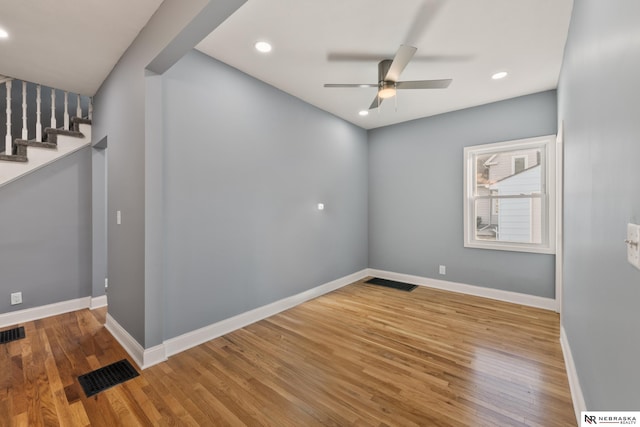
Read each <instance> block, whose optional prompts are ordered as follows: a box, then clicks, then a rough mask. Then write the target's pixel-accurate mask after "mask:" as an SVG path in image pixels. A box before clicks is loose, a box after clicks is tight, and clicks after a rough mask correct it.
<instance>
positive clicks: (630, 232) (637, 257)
mask: <svg viewBox="0 0 640 427" xmlns="http://www.w3.org/2000/svg"><path fill="white" fill-rule="evenodd" d="M625 243H626V244H627V261H629V263H630V264H631V265H633V266H634V267H635V268H637V269H640V225H637V224H627V240H625Z"/></svg>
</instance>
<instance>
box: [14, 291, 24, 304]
mask: <svg viewBox="0 0 640 427" xmlns="http://www.w3.org/2000/svg"><path fill="white" fill-rule="evenodd" d="M16 304H22V292H14V293H12V294H11V305H16Z"/></svg>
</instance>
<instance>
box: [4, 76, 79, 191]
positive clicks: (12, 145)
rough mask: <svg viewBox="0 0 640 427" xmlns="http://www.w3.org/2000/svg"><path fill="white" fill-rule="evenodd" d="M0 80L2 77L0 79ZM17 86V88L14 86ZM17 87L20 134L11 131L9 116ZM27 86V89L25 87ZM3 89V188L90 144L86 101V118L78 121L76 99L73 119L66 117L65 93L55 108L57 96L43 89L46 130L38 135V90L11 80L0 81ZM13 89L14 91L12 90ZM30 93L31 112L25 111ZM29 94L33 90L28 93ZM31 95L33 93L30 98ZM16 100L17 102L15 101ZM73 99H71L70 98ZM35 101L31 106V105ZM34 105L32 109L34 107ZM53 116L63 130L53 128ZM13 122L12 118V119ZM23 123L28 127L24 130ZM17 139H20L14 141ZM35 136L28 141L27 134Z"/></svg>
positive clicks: (39, 116)
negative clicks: (59, 118)
mask: <svg viewBox="0 0 640 427" xmlns="http://www.w3.org/2000/svg"><path fill="white" fill-rule="evenodd" d="M0 77H2V76H0ZM16 83H17V85H16ZM20 83H21V86H22V91H21V98H22V118H21V119H22V129H21V131H20V133H17V132H16V131H15V130H14V132H12V129H15V127H13V126H12V125H14V124H15V123H12V112H13V111H14V109H15V108H14V107H15V104H16V103H15V102H14V105H13V106H12V99H14V97H13V96H12V95H15V94H16V92H19V89H20ZM28 85H29V86H28ZM2 86H4V94H5V96H4V97H3V99H4V100H5V101H6V116H5V117H3V118H2V119H5V125H6V135H5V147H6V149H5V151H4V153H1V154H0V186H3V185H6V184H8V183H9V182H12V181H14V180H15V179H17V178H19V177H21V176H23V175H25V174H28V173H30V172H32V171H34V170H36V169H39V168H41V167H43V166H46V165H47V164H49V163H51V162H54V161H55V160H57V159H59V158H61V157H64V156H66V155H69V154H71V153H73V152H75V151H77V150H79V149H81V148H83V147H86V146H87V145H89V144H91V114H92V111H91V103H90V100H88V99H87V98H86V97H84V98H85V101H86V100H88V101H89V102H88V103H87V102H85V103H87V104H88V106H87V110H88V111H87V116H86V117H85V118H83V117H82V103H81V97H80V95H75V99H76V111H75V112H76V117H70V115H69V93H68V92H63V93H64V106H62V105H58V104H61V103H60V102H59V103H58V104H56V92H61V91H58V90H56V89H53V88H44V89H45V91H46V90H48V91H49V94H50V96H51V103H50V106H51V107H50V108H49V109H50V112H51V115H50V117H47V120H48V121H49V124H50V125H51V126H50V127H45V128H44V132H42V127H43V123H42V120H41V119H42V114H41V110H42V104H43V103H42V96H41V95H42V89H43V88H42V87H41V86H40V85H34V84H32V83H28V82H24V81H22V82H21V81H19V80H15V79H12V78H6V77H4V78H0V88H2ZM16 86H17V88H16ZM28 87H29V88H30V89H34V88H35V92H36V96H35V99H33V97H31V99H30V101H31V107H32V108H31V109H30V110H29V109H28V102H27V99H28V97H27V92H28V90H27V88H28ZM32 92H33V90H32ZM31 95H33V93H32V94H31ZM19 99H20V98H18V100H19ZM72 99H73V98H72ZM34 101H35V102H34ZM34 104H35V105H34ZM57 116H62V118H63V123H64V124H63V126H62V127H60V128H58V127H56V123H57ZM13 121H14V122H15V121H16V118H15V117H13ZM27 123H31V124H32V126H31V127H29V128H28V126H27ZM16 133H17V135H19V136H20V137H16ZM30 133H31V134H32V135H33V134H35V138H33V139H28V135H29V134H30Z"/></svg>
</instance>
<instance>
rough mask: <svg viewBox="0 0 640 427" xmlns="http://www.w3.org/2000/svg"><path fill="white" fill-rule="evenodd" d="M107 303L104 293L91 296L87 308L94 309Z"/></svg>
mask: <svg viewBox="0 0 640 427" xmlns="http://www.w3.org/2000/svg"><path fill="white" fill-rule="evenodd" d="M107 305H108V304H107V296H106V295H101V296H99V297H93V298H91V302H90V304H89V308H90V309H91V310H94V309H96V308H100V307H106V306H107Z"/></svg>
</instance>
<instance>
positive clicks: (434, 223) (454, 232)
mask: <svg viewBox="0 0 640 427" xmlns="http://www.w3.org/2000/svg"><path fill="white" fill-rule="evenodd" d="M556 111H557V110H556V93H555V91H548V92H542V93H537V94H533V95H528V96H523V97H519V98H514V99H509V100H506V101H500V102H496V103H492V104H488V105H483V106H479V107H475V108H469V109H465V110H460V111H455V112H451V113H446V114H441V115H438V116H433V117H428V118H424V119H420V120H414V121H411V122H406V123H402V124H398V125H393V126H388V127H384V128H379V129H374V130H371V131H369V266H370V267H371V268H375V269H380V270H387V271H392V272H397V273H405V274H412V275H417V276H421V277H428V278H433V279H442V280H447V281H452V282H459V283H465V284H470V285H477V286H484V287H488V288H495V289H501V290H506V291H513V292H519V293H523V294H530V295H536V296H541V297H547V298H554V295H555V279H554V275H555V265H554V262H555V257H554V256H553V255H543V254H532V253H522V252H507V251H494V250H487V249H470V248H464V247H463V149H464V147H466V146H470V145H477V144H485V143H492V142H499V141H508V140H513V139H520V138H528V137H534V136H542V135H550V134H555V133H556V131H557V116H556V114H557V113H556ZM439 265H446V267H447V274H446V275H445V276H442V275H439V274H438V266H439Z"/></svg>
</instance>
